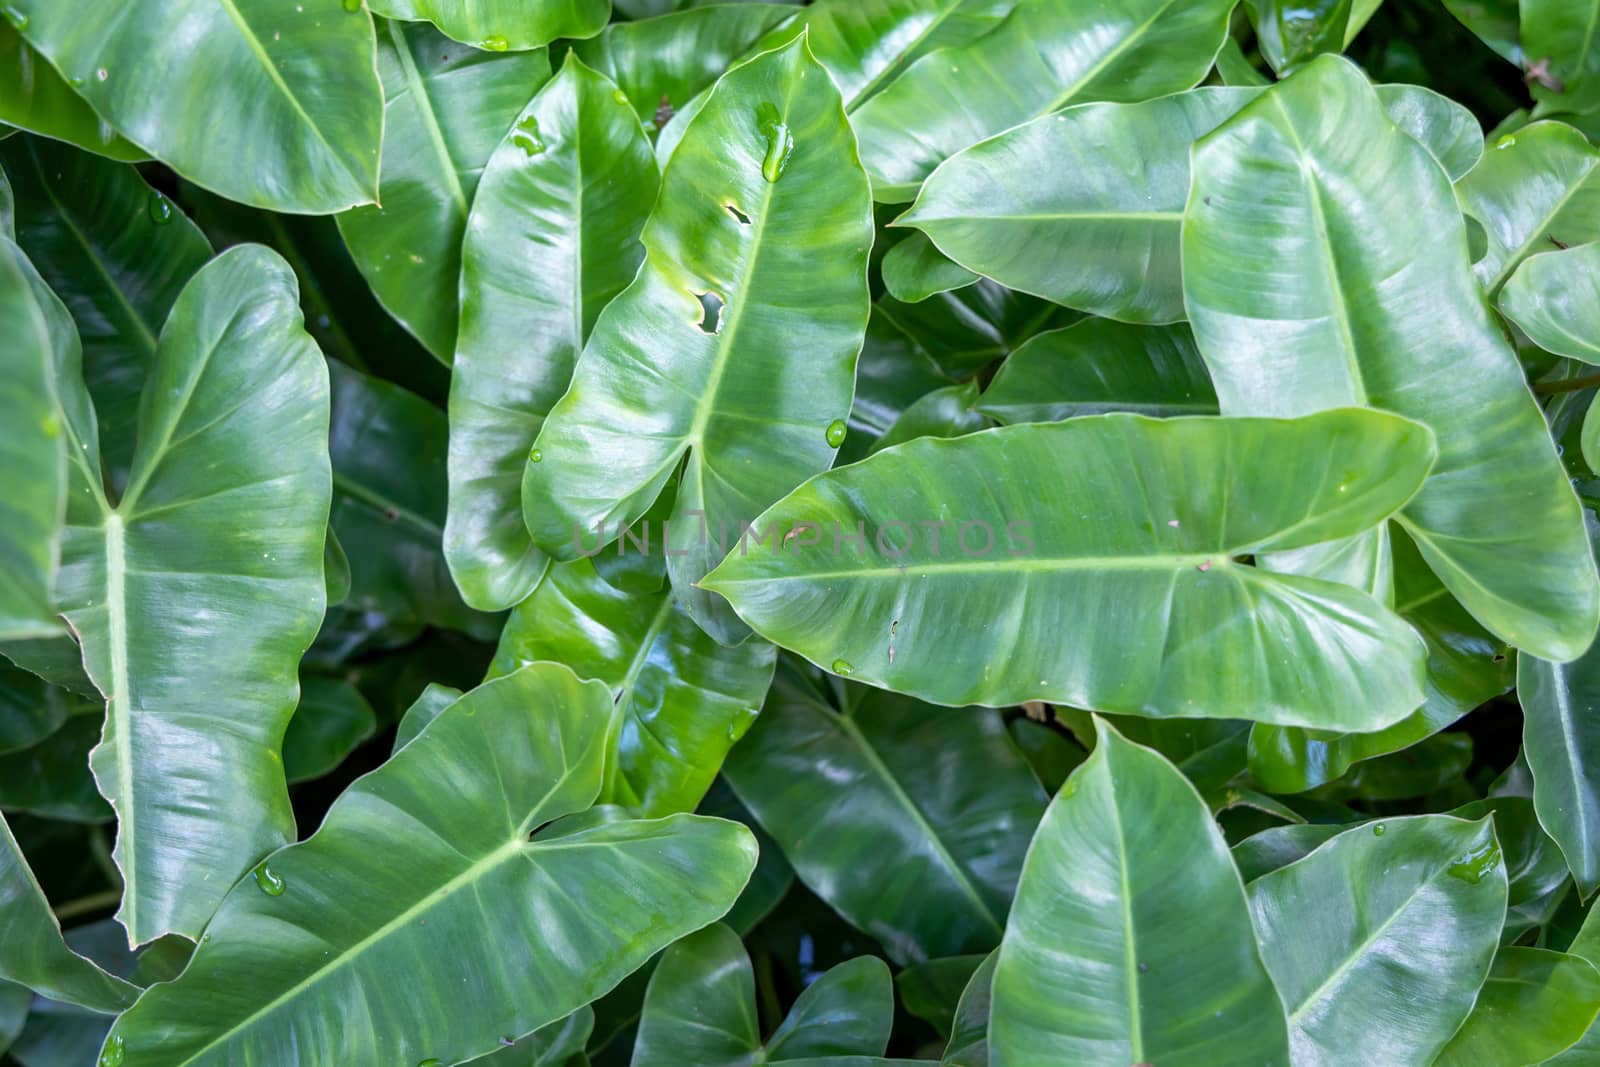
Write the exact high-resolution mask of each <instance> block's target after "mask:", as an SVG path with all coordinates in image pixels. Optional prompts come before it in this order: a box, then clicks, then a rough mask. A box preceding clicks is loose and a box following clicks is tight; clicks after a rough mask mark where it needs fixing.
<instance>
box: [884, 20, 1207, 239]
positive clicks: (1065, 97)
mask: <svg viewBox="0 0 1600 1067" xmlns="http://www.w3.org/2000/svg"><path fill="white" fill-rule="evenodd" d="M1233 7H1234V0H1186V2H1183V3H1179V2H1176V0H1110V2H1106V3H1098V4H1095V5H1093V6H1080V5H1072V4H1061V3H1059V2H1058V0H1018V3H1017V5H1016V9H1015V10H1014V11H1012V13H1011V14H1010V15H1009V16H1008V17H1007V18H1006V20H1005V21H1004V22H1002V23H1001V24H1000V25H999V26H998V27H997V28H996V29H994V30H992V31H990V32H989V33H987V34H985V35H984V36H982V37H979V38H977V39H976V40H973V41H971V42H969V43H962V44H958V45H952V46H950V47H946V48H940V49H938V50H936V51H933V52H930V53H928V54H927V55H924V56H923V57H922V58H921V59H919V60H917V61H916V62H915V63H913V64H911V66H910V67H908V68H907V69H906V71H905V73H903V74H901V75H900V76H899V77H898V78H896V79H895V81H894V82H893V83H891V84H890V85H889V86H888V87H887V88H885V89H884V90H883V91H882V92H881V93H879V94H878V95H877V96H875V97H873V98H872V99H870V100H868V101H867V102H866V103H865V104H863V105H862V106H861V107H860V108H859V109H858V110H857V111H856V112H855V115H854V116H853V124H854V126H855V128H856V131H857V133H858V135H859V136H860V138H861V158H862V160H863V161H864V162H865V163H866V165H867V173H868V174H869V175H870V176H871V178H872V190H873V192H872V195H873V197H874V198H875V199H878V200H884V201H888V202H890V203H896V202H899V201H904V200H910V199H912V198H913V197H914V196H915V195H916V191H917V187H918V186H919V185H921V184H922V180H923V179H924V178H926V177H927V176H928V175H929V174H930V173H931V172H932V171H933V169H934V168H935V167H936V166H938V165H939V164H940V163H941V162H943V161H944V160H945V159H947V158H949V157H950V156H953V155H955V154H956V153H957V152H959V151H961V150H962V149H963V148H967V147H969V146H971V145H974V144H977V143H978V142H979V141H982V140H985V139H987V138H989V137H992V136H994V135H995V134H997V133H999V132H1001V131H1002V130H1006V129H1009V128H1011V127H1012V126H1016V125H1018V124H1019V123H1023V122H1027V121H1028V120H1029V119H1034V118H1038V117H1039V116H1040V115H1048V114H1050V113H1051V112H1053V111H1059V110H1061V109H1062V108H1064V107H1066V106H1068V105H1069V104H1079V103H1086V102H1088V101H1091V100H1119V101H1133V100H1145V99H1148V98H1150V97H1152V96H1160V95H1161V94H1163V93H1171V92H1176V91H1178V90H1180V89H1187V88H1189V87H1190V86H1192V85H1194V84H1195V83H1197V82H1198V81H1200V79H1201V78H1203V77H1205V75H1206V72H1207V71H1209V70H1210V69H1211V64H1212V61H1213V60H1214V59H1215V57H1216V54H1217V51H1218V49H1220V48H1221V47H1222V42H1223V39H1224V38H1226V37H1227V35H1228V16H1229V14H1230V13H1231V12H1232V10H1233ZM1033 176H1034V177H1037V173H1035V174H1034V175H1033ZM968 266H970V264H968Z"/></svg>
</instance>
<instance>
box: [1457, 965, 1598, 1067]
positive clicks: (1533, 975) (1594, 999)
mask: <svg viewBox="0 0 1600 1067" xmlns="http://www.w3.org/2000/svg"><path fill="white" fill-rule="evenodd" d="M1597 1010H1600V971H1597V970H1595V968H1594V966H1593V965H1592V964H1590V963H1589V961H1588V960H1586V959H1584V958H1583V957H1582V956H1568V955H1566V954H1564V953H1561V952H1551V951H1550V950H1549V949H1543V948H1503V949H1501V950H1500V952H1499V954H1498V955H1496V956H1495V958H1494V965H1493V966H1492V967H1491V968H1490V969H1489V977H1488V979H1486V980H1485V981H1484V983H1483V988H1482V989H1481V990H1480V991H1479V992H1478V1001H1477V1003H1476V1004H1474V1005H1473V1007H1472V1014H1471V1015H1468V1016H1467V1021H1466V1022H1464V1023H1462V1024H1461V1029H1460V1030H1457V1031H1456V1035H1455V1037H1453V1038H1451V1039H1450V1043H1449V1044H1448V1045H1446V1046H1445V1048H1444V1051H1443V1052H1441V1053H1440V1054H1439V1058H1438V1059H1436V1060H1434V1061H1433V1062H1434V1064H1435V1065H1436V1067H1478V1065H1480V1064H1485V1063H1492V1064H1495V1065H1496V1067H1531V1065H1532V1064H1536V1063H1543V1062H1544V1061H1545V1060H1547V1059H1548V1058H1550V1057H1551V1056H1554V1055H1556V1054H1557V1053H1559V1052H1561V1051H1563V1050H1564V1049H1566V1048H1567V1047H1568V1046H1570V1045H1572V1044H1573V1043H1574V1042H1576V1041H1577V1040H1578V1039H1579V1038H1580V1037H1582V1036H1583V1035H1584V1032H1585V1031H1587V1030H1588V1029H1589V1025H1590V1024H1591V1023H1592V1022H1594V1017H1595V1013H1596V1011H1597Z"/></svg>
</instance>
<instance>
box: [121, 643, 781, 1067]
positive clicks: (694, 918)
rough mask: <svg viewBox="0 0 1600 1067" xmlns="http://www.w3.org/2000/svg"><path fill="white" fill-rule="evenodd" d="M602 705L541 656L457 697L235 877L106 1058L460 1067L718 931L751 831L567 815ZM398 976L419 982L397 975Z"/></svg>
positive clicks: (741, 878)
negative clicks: (673, 946) (680, 941)
mask: <svg viewBox="0 0 1600 1067" xmlns="http://www.w3.org/2000/svg"><path fill="white" fill-rule="evenodd" d="M609 700H610V697H609V694H608V693H607V692H606V689H605V687H604V686H603V685H600V684H599V683H597V682H580V681H579V680H578V679H577V677H576V676H575V675H574V674H573V673H572V672H571V671H570V670H568V669H567V668H566V667H563V666H561V665H559V664H551V663H543V664H538V665H535V666H532V667H527V668H524V669H522V670H520V671H518V672H516V673H515V674H512V675H508V676H507V677H505V678H499V679H496V680H494V681H491V682H486V683H485V684H484V685H482V686H480V687H479V688H477V689H475V690H473V691H472V692H471V693H469V694H467V695H466V696H465V697H463V698H462V699H460V700H458V701H457V702H456V703H454V704H452V705H451V706H450V707H449V708H447V709H446V710H445V711H444V712H443V713H442V714H441V715H440V716H439V717H438V718H437V719H435V720H434V721H433V722H432V723H431V724H430V725H429V726H428V727H427V728H426V729H425V730H423V732H422V733H421V734H419V735H418V736H417V737H416V739H415V740H413V741H412V742H411V743H410V744H409V745H407V746H406V747H405V748H403V749H401V750H400V751H399V752H398V753H396V754H395V755H394V757H393V758H391V759H390V760H389V762H388V763H386V764H384V765H383V766H382V767H380V768H379V769H378V770H376V771H374V772H372V773H371V774H369V775H367V776H366V777H364V778H361V779H359V780H358V781H357V782H356V783H355V784H353V785H352V786H351V787H350V788H349V789H348V790H346V791H345V793H344V795H343V796H341V797H340V798H339V800H337V801H336V802H335V803H334V806H333V807H332V809H330V810H329V812H328V815H327V817H326V818H325V819H324V821H323V823H322V827H321V829H319V830H318V831H317V833H316V834H315V835H313V836H312V837H311V838H310V839H308V840H307V841H304V842H302V843H300V844H297V845H291V846H289V847H288V848H285V849H282V850H280V851H278V852H276V853H274V854H273V855H271V856H270V857H268V859H267V860H266V861H265V862H264V863H263V864H262V866H260V867H259V868H257V873H256V875H255V876H254V877H246V878H244V879H243V880H241V881H240V882H239V884H238V885H237V886H236V887H235V888H234V889H233V891H232V892H231V893H229V895H228V897H227V899H226V900H225V901H224V902H223V904H222V907H221V908H220V909H219V910H218V912H217V915H216V917H215V918H213V919H212V921H211V923H210V925H209V926H208V928H207V930H206V934H207V936H206V939H205V941H204V942H203V943H202V944H201V945H200V947H199V948H198V949H197V950H196V952H195V955H194V959H193V960H192V961H191V962H190V964H189V966H188V968H187V969H186V970H185V971H184V973H183V975H182V977H180V978H179V979H178V980H177V981H175V982H171V983H168V984H165V985H158V986H154V987H152V988H151V989H150V990H149V991H147V992H146V993H145V995H144V996H143V997H142V998H140V1000H139V1003H138V1005H136V1006H135V1007H134V1008H133V1009H132V1010H130V1011H129V1012H128V1013H127V1014H125V1015H124V1016H123V1017H122V1019H121V1020H120V1021H119V1022H118V1024H117V1026H116V1028H115V1030H114V1032H113V1035H112V1036H111V1037H110V1038H109V1039H108V1042H107V1047H108V1048H117V1049H121V1050H122V1051H123V1053H124V1056H125V1059H124V1062H123V1067H142V1065H145V1064H160V1065H161V1067H182V1065H199V1064H238V1063H263V1064H264V1063H276V1062H279V1061H281V1060H282V1059H283V1057H284V1056H285V1055H291V1056H293V1057H297V1058H300V1059H303V1060H305V1061H306V1062H311V1063H333V1062H349V1063H373V1064H378V1063H383V1064H391V1063H392V1064H415V1063H419V1062H421V1061H422V1060H424V1059H428V1058H435V1059H438V1060H440V1061H441V1062H444V1063H457V1062H460V1061H462V1060H468V1059H471V1058H472V1057H474V1056H477V1055H482V1054H484V1053H487V1052H490V1051H493V1050H495V1049H497V1048H499V1047H500V1038H501V1037H502V1036H506V1037H511V1038H516V1037H520V1036H521V1035H523V1034H528V1033H531V1032H533V1031H534V1030H537V1029H539V1028H540V1027H542V1026H545V1025H547V1024H548V1023H551V1022H554V1021H555V1020H557V1019H560V1018H562V1017H564V1016H566V1015H568V1014H570V1013H571V1012H573V1011H575V1010H576V1009H578V1008H579V1007H581V1006H582V1005H584V1004H586V1003H588V1002H589V1001H591V1000H593V999H594V998H596V997H598V996H599V995H600V994H602V993H604V992H606V991H607V990H608V989H610V988H611V987H612V986H613V985H615V984H616V983H617V982H619V981H620V980H621V979H622V978H623V977H624V976H626V975H627V974H629V973H630V972H632V971H633V970H634V969H635V968H637V967H638V966H640V965H641V964H643V963H644V962H645V960H647V959H648V958H649V957H650V956H652V955H653V954H654V953H655V952H657V951H658V950H660V949H661V948H664V947H665V946H666V945H668V944H670V943H671V942H672V941H674V940H676V939H677V938H678V937H680V936H682V935H683V934H686V933H688V932H689V931H691V930H695V929H698V928H700V927H702V926H704V925H706V924H707V923H709V922H713V921H715V920H716V919H717V918H718V917H719V916H721V915H722V914H723V913H724V912H725V911H727V909H728V907H729V905H731V904H732V903H733V900H734V898H735V897H736V896H737V895H738V893H739V890H740V888H742V887H743V885H744V883H745V880H746V879H747V878H748V877H749V875H750V870H751V868H752V867H753V866H754V864H755V858H756V857H755V842H754V841H753V840H752V839H751V837H750V835H749V832H748V831H746V830H745V829H743V828H742V827H739V826H737V825H736V824H733V823H727V822H723V821H721V820H719V819H705V818H701V817H698V816H693V815H675V816H672V817H670V818H667V819H658V820H654V821H649V822H643V821H624V820H618V819H615V818H610V817H608V816H607V815H606V809H600V810H597V811H594V812H587V813H584V814H579V815H573V813H574V812H583V811H584V809H586V808H587V807H588V806H589V805H590V803H591V802H592V801H593V800H594V797H595V794H596V793H597V792H598V790H599V785H600V770H601V762H602V753H603V747H604V746H603V739H604V732H605V720H606V714H605V710H606V705H607V703H608V702H609ZM563 816H571V817H569V818H565V819H563V818H562V817H563ZM552 820H555V821H552ZM396 857H403V859H404V862H400V863H397V862H395V860H396ZM419 960H425V961H427V963H426V966H425V967H421V968H418V967H417V961H419ZM485 960H493V961H495V965H494V966H492V967H485V966H484V965H483V962H484V961H485ZM397 972H403V973H406V974H408V975H409V976H410V980H408V981H407V982H404V983H401V984H399V985H395V984H393V983H387V981H386V977H385V976H387V975H392V974H394V973H397ZM380 986H382V987H383V988H385V989H386V991H387V992H386V994H385V996H384V997H383V998H382V999H381V1000H380V999H375V998H372V997H371V995H370V991H371V990H373V989H376V988H379V987H380ZM463 989H475V990H476V992H475V993H474V994H473V995H472V996H470V997H463V996H462V995H461V994H462V990H463ZM219 990H227V991H228V995H226V996H219V995H218V992H219ZM444 997H449V998H451V999H452V1001H453V1006H452V1008H451V1010H450V1011H438V1010H435V1008H436V1006H437V1005H438V1004H439V1003H441V998H444ZM291 1048H292V1049H293V1050H294V1051H293V1053H287V1052H285V1051H284V1050H286V1049H291Z"/></svg>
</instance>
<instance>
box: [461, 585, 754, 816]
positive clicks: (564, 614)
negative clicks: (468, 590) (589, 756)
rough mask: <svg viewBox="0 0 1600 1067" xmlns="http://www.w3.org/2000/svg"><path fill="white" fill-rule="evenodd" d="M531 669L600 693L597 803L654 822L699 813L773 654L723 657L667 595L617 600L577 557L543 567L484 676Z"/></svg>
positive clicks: (744, 650) (621, 595)
mask: <svg viewBox="0 0 1600 1067" xmlns="http://www.w3.org/2000/svg"><path fill="white" fill-rule="evenodd" d="M539 660H549V661H552V662H555V663H565V664H566V665H568V666H569V667H571V668H572V669H573V670H575V671H576V672H577V673H578V675H579V677H582V678H594V679H598V680H600V681H602V682H604V683H605V684H606V688H607V689H608V690H609V691H610V693H611V696H612V704H611V709H610V712H609V713H608V715H607V726H606V742H605V744H606V756H605V774H604V784H603V785H602V786H601V789H600V802H601V803H603V804H620V805H622V806H624V807H626V808H628V809H630V810H631V811H634V812H636V813H637V814H639V815H640V816H642V817H645V818H654V817H656V816H659V815H666V814H669V813H671V812H675V811H692V810H694V807H695V805H697V804H699V803H700V799H701V797H703V796H705V793H706V790H707V789H709V788H710V787H711V781H712V779H713V778H715V777H716V773H717V769H718V768H719V767H720V766H721V765H722V761H723V757H725V756H726V755H727V752H728V749H730V748H732V747H733V744H734V742H736V741H738V740H739V738H741V737H743V736H744V734H745V731H746V730H748V729H749V727H750V723H751V722H752V721H753V720H754V719H755V717H756V713H757V711H758V710H759V709H760V707H761V700H762V698H763V697H764V696H765V695H766V692H767V687H768V685H769V684H770V683H771V681H772V671H773V665H774V664H775V663H776V661H777V650H776V649H774V648H773V647H772V646H771V645H769V644H767V643H766V642H765V641H754V640H753V641H746V642H745V643H743V644H741V645H737V646H735V647H733V648H727V647H724V646H723V645H720V644H718V643H717V642H716V641H714V640H712V638H711V637H710V636H709V635H707V634H706V633H705V631H703V630H701V629H700V627H698V626H696V625H695V623H694V620H693V619H691V618H690V617H689V615H688V613H687V612H685V611H684V610H683V608H682V607H681V606H680V605H679V604H678V603H677V602H676V601H675V600H674V599H673V596H672V593H671V591H670V590H665V589H664V590H661V591H660V592H658V593H654V594H649V595H643V594H629V593H626V592H624V591H622V590H620V589H617V588H615V587H613V586H611V585H609V584H608V583H607V582H605V581H604V580H603V579H602V578H601V577H600V576H599V575H598V574H596V573H595V569H594V564H593V563H591V562H590V561H589V560H586V559H580V560H574V561H573V562H571V563H563V564H560V565H559V566H557V567H554V568H553V569H552V570H551V571H550V573H549V575H548V576H546V578H545V580H544V581H543V582H542V583H540V585H539V588H538V589H537V590H535V591H534V593H533V595H532V596H530V597H529V598H528V599H527V600H525V601H523V602H522V603H521V604H519V605H518V606H517V607H516V609H515V610H514V611H512V613H511V618H510V620H509V621H507V623H506V627H505V631H504V632H503V633H502V634H501V635H500V647H499V649H498V650H497V651H496V653H495V660H494V665H493V666H492V667H491V668H490V675H491V676H494V675H500V674H508V673H510V672H511V671H514V670H516V669H517V668H518V667H521V666H523V665H524V664H528V663H534V662H537V661H539Z"/></svg>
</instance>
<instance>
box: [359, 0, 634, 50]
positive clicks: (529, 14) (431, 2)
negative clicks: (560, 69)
mask: <svg viewBox="0 0 1600 1067" xmlns="http://www.w3.org/2000/svg"><path fill="white" fill-rule="evenodd" d="M367 2H368V4H369V6H370V7H371V8H372V10H373V11H374V12H376V13H377V14H379V15H385V16H388V17H389V18H393V19H404V20H407V21H411V22H416V21H421V20H426V21H428V22H431V23H433V24H434V25H435V26H437V27H439V29H440V30H441V31H442V32H444V33H445V34H446V35H447V36H449V37H452V38H454V39H455V40H457V41H462V42H464V43H466V44H469V45H472V46H473V47H474V48H481V49H484V50H485V51H489V52H504V51H506V50H507V49H515V50H517V51H523V50H526V49H530V48H538V47H539V46H540V45H546V44H549V43H550V42H551V41H554V40H555V39H556V38H558V37H592V36H594V35H595V34H597V33H599V32H600V30H601V28H602V27H603V26H605V24H606V19H607V18H609V17H610V15H611V0H539V2H538V3H536V4H528V3H524V2H522V0H367Z"/></svg>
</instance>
